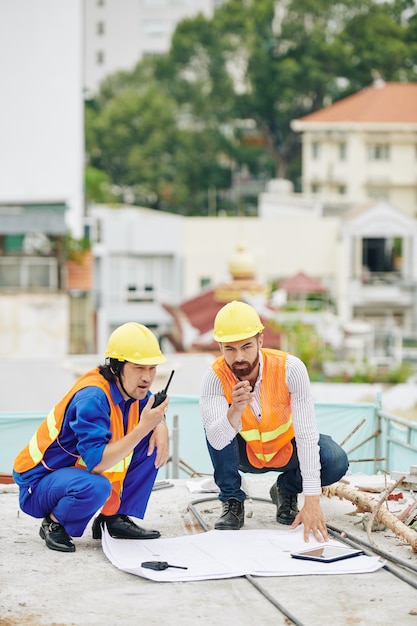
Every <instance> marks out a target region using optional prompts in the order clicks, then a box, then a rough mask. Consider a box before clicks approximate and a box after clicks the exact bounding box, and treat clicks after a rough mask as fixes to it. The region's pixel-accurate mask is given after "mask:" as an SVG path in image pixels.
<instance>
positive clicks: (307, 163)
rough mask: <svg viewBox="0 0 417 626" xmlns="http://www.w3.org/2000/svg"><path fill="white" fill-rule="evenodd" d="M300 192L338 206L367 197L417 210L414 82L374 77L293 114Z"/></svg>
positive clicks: (333, 208)
mask: <svg viewBox="0 0 417 626" xmlns="http://www.w3.org/2000/svg"><path fill="white" fill-rule="evenodd" d="M292 128H293V129H294V130H295V131H298V132H301V133H302V146H303V147H302V185H303V192H304V193H305V194H307V195H311V196H314V197H316V198H318V199H320V200H321V201H322V202H323V203H324V207H325V211H326V212H329V211H332V212H337V211H338V210H339V212H340V211H343V210H345V209H346V208H351V207H354V206H358V205H361V204H364V203H365V202H367V201H368V200H369V199H372V198H374V199H375V198H379V199H384V200H386V201H388V202H389V203H390V204H392V205H393V206H395V207H397V208H399V209H400V210H402V211H403V212H404V213H407V214H408V215H410V216H413V217H415V216H416V215H417V83H384V82H382V81H380V82H378V83H376V84H375V85H373V86H372V87H368V88H366V89H363V90H362V91H359V92H358V93H356V94H353V95H352V96H350V97H348V98H344V99H343V100H340V101H339V102H336V103H335V104H332V105H331V106H328V107H325V108H323V109H320V110H319V111H315V112H314V113H310V114H309V115H306V116H305V117H302V118H300V119H298V120H294V121H293V123H292Z"/></svg>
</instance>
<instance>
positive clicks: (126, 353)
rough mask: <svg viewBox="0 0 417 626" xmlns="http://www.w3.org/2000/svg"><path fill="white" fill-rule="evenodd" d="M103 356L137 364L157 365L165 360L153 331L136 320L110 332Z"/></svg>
mask: <svg viewBox="0 0 417 626" xmlns="http://www.w3.org/2000/svg"><path fill="white" fill-rule="evenodd" d="M105 356H106V357H108V358H110V359H117V360H118V361H130V363H136V364H137V365H159V364H160V363H165V361H166V358H165V357H164V355H163V354H162V352H161V349H160V347H159V343H158V340H157V338H156V337H155V335H154V334H153V332H152V331H151V330H149V328H147V327H146V326H143V325H142V324H137V323H136V322H127V323H126V324H122V326H119V327H118V328H116V330H114V331H113V332H112V334H111V335H110V337H109V340H108V342H107V348H106V352H105Z"/></svg>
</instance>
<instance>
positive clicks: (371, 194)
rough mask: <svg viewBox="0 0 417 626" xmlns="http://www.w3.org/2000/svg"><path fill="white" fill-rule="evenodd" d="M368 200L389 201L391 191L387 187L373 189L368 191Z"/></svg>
mask: <svg viewBox="0 0 417 626" xmlns="http://www.w3.org/2000/svg"><path fill="white" fill-rule="evenodd" d="M368 198H375V199H380V198H382V199H383V200H389V191H388V189H387V188H386V187H372V188H370V189H369V190H368Z"/></svg>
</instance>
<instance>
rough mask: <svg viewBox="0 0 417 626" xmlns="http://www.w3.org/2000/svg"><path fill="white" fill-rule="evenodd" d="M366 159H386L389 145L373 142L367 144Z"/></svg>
mask: <svg viewBox="0 0 417 626" xmlns="http://www.w3.org/2000/svg"><path fill="white" fill-rule="evenodd" d="M368 159H369V160H370V161H388V159H389V145H388V144H387V143H374V144H370V145H369V146H368Z"/></svg>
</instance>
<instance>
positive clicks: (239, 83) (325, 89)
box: [86, 0, 417, 215]
mask: <svg viewBox="0 0 417 626" xmlns="http://www.w3.org/2000/svg"><path fill="white" fill-rule="evenodd" d="M416 15H417V9H416V6H415V4H414V2H413V1H412V0H392V1H391V2H376V1H375V0H343V1H342V0H339V1H338V0H336V1H335V0H286V1H282V2H276V0H228V1H226V2H224V3H223V4H222V5H221V6H220V7H219V8H218V9H217V10H216V11H215V12H214V15H213V17H212V18H207V17H204V16H203V15H198V16H197V17H195V18H192V19H186V20H183V21H182V22H180V23H179V24H178V26H177V28H176V31H175V33H174V35H173V39H172V45H171V49H170V51H169V53H168V54H166V55H163V56H161V57H159V58H153V59H146V60H144V61H142V62H141V63H138V65H137V66H136V68H135V69H134V70H133V71H132V72H118V73H116V74H115V75H113V76H111V77H109V78H108V80H106V81H105V82H104V83H103V85H102V86H101V89H100V91H99V93H98V94H97V96H96V97H95V98H94V100H93V101H91V102H89V103H88V105H87V110H86V127H87V129H86V130H87V132H86V139H87V162H88V165H89V166H90V167H92V168H95V170H99V171H102V172H105V173H106V175H107V177H108V181H107V182H106V181H104V180H103V182H102V183H101V184H99V185H98V188H97V185H96V186H94V185H93V184H91V186H90V191H91V193H92V194H99V192H100V189H102V188H103V186H107V190H110V191H111V193H112V194H113V195H114V196H115V197H119V198H120V199H125V200H126V197H127V198H128V199H129V201H132V202H135V203H139V204H142V205H145V206H153V207H156V208H162V209H165V210H169V211H174V212H177V213H182V214H187V215H193V214H201V215H204V214H207V211H208V205H209V201H208V198H209V195H210V192H211V191H213V190H214V193H215V197H216V206H217V209H222V210H225V211H227V212H230V211H232V212H236V208H235V207H233V206H232V205H233V202H236V200H233V199H231V196H230V193H229V191H228V190H229V189H230V186H231V183H232V178H233V173H236V172H238V171H239V170H240V169H241V168H243V167H244V166H245V167H246V168H248V170H249V171H250V172H251V174H252V175H253V176H258V177H260V178H263V179H266V178H270V177H271V176H278V177H281V178H291V179H292V180H293V181H294V182H295V183H297V180H298V177H299V174H300V144H299V137H298V135H296V134H294V132H293V131H292V130H291V121H292V120H293V119H295V118H299V117H302V116H303V115H305V114H308V113H310V112H312V111H314V110H317V109H319V108H321V107H323V106H325V105H327V104H330V103H331V102H334V101H336V100H338V99H340V98H342V97H345V96H346V95H349V94H351V93H353V92H356V91H358V90H360V89H362V88H364V87H366V86H368V85H370V84H372V82H373V81H374V79H375V78H377V77H380V78H382V79H384V80H386V81H397V80H402V81H412V80H416V79H417V37H416V34H417V17H416ZM94 180H95V182H97V172H96V173H95V178H94Z"/></svg>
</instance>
